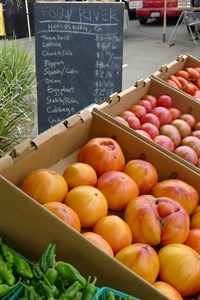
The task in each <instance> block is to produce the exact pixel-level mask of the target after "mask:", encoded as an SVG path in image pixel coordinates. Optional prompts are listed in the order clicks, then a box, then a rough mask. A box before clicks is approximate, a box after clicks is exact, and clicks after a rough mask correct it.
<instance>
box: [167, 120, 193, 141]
mask: <svg viewBox="0 0 200 300" xmlns="http://www.w3.org/2000/svg"><path fill="white" fill-rule="evenodd" d="M171 125H173V126H175V127H176V128H177V129H178V131H179V133H180V135H181V138H184V137H186V136H188V135H190V134H191V132H192V130H191V127H190V125H189V124H188V123H187V122H186V121H184V120H182V119H176V120H173V121H172V122H171Z"/></svg>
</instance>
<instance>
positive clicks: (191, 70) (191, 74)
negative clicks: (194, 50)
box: [185, 68, 200, 81]
mask: <svg viewBox="0 0 200 300" xmlns="http://www.w3.org/2000/svg"><path fill="white" fill-rule="evenodd" d="M185 70H186V72H188V74H189V78H190V80H192V81H195V80H197V79H198V78H199V76H200V74H199V72H198V71H197V70H196V69H195V68H186V69H185Z"/></svg>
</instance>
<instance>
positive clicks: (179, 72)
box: [174, 70, 190, 81]
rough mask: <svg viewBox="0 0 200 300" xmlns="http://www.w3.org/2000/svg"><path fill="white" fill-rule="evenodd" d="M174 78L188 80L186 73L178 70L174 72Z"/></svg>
mask: <svg viewBox="0 0 200 300" xmlns="http://www.w3.org/2000/svg"><path fill="white" fill-rule="evenodd" d="M174 75H175V76H176V77H177V76H178V77H182V78H185V79H186V80H187V81H188V80H189V77H190V76H189V73H188V72H186V71H185V70H178V71H176V73H175V74H174Z"/></svg>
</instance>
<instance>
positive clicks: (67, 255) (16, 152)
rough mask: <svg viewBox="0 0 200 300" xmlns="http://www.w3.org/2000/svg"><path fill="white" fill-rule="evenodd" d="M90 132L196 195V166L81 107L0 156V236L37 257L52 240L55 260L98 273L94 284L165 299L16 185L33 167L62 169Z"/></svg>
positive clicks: (146, 299)
mask: <svg viewBox="0 0 200 300" xmlns="http://www.w3.org/2000/svg"><path fill="white" fill-rule="evenodd" d="M94 137H112V138H114V139H115V140H116V141H117V142H118V143H119V145H120V146H121V148H122V151H123V153H124V156H125V159H126V161H128V160H130V159H134V158H141V159H145V160H147V161H149V162H151V163H152V164H153V165H154V166H155V168H156V169H157V172H158V177H159V180H164V179H167V178H175V177H176V178H177V179H182V180H184V181H186V182H188V183H189V184H191V185H192V186H194V187H195V188H196V189H197V191H198V192H199V194H200V185H199V174H197V173H196V172H194V170H192V169H191V168H187V167H186V166H185V165H183V164H181V163H180V162H179V161H177V160H175V159H173V158H171V157H169V156H167V155H165V154H164V153H163V152H161V151H159V150H158V149H156V148H155V147H152V146H151V145H149V143H147V142H145V141H142V140H141V139H140V138H138V137H136V136H133V135H132V134H130V133H129V132H127V131H126V130H124V129H123V128H121V127H120V126H116V125H115V124H114V123H113V122H110V121H109V120H108V119H107V118H103V117H102V116H100V115H99V114H97V113H96V112H95V111H93V112H92V113H90V112H89V111H84V112H83V113H81V114H76V115H74V116H72V117H70V118H69V119H67V120H65V121H64V122H62V123H60V124H57V125H56V126H54V127H52V128H50V129H49V130H47V131H45V132H43V133H41V134H40V135H38V136H37V137H35V138H34V139H32V140H26V141H25V142H24V143H22V144H20V145H18V146H17V147H15V148H14V149H13V151H12V153H11V154H7V155H6V156H4V157H3V158H2V159H0V174H1V176H0V207H1V210H0V236H2V239H3V240H4V241H5V242H6V243H7V244H9V245H11V246H12V247H13V248H14V249H17V251H19V252H20V253H22V254H23V255H24V256H26V257H28V258H29V259H30V260H31V261H37V260H38V259H39V257H40V255H41V252H42V251H43V250H44V249H45V247H46V245H47V244H48V243H50V242H55V243H57V245H58V251H57V255H56V256H57V259H58V260H63V261H68V262H69V263H71V264H72V265H74V266H75V267H76V268H77V269H78V270H79V271H80V273H81V274H83V276H86V277H87V276H89V275H90V276H96V277H97V283H96V284H97V286H99V287H102V286H109V287H111V288H113V289H117V290H120V291H121V292H123V293H126V294H130V295H134V296H135V297H138V298H139V299H143V300H164V299H166V300H167V299H168V298H167V297H166V296H165V295H163V294H162V293H161V292H160V291H158V289H156V288H155V287H153V286H152V284H149V283H148V282H147V281H145V280H144V279H142V278H141V277H140V276H138V275H137V274H135V273H134V272H133V271H131V270H130V269H128V268H127V267H125V266H124V265H123V264H122V263H120V262H119V261H117V260H116V259H115V258H113V257H111V256H109V255H108V254H106V253H105V252H104V251H102V250H100V249H99V248H97V247H96V246H95V245H93V244H92V243H91V242H89V241H87V239H86V238H85V237H84V236H82V235H81V234H80V233H79V232H77V231H76V230H74V229H73V228H71V227H69V226H68V225H67V224H66V223H64V222H63V221H62V220H60V219H58V218H57V217H56V216H55V215H53V214H52V213H51V212H49V211H47V209H45V208H44V207H42V206H41V205H40V204H39V203H38V202H36V201H34V200H33V199H32V198H30V197H29V196H28V195H26V194H25V193H23V192H22V191H21V189H20V186H21V183H22V181H23V179H24V178H25V176H26V175H28V174H29V173H30V172H31V171H33V170H35V169H37V168H50V169H52V170H55V171H58V172H59V173H61V174H63V171H64V169H65V168H66V166H67V165H68V164H69V163H70V162H74V161H76V157H77V153H78V151H79V150H80V148H81V147H82V146H83V145H84V144H85V143H86V142H87V141H88V140H89V139H91V138H94ZM122 278H123V280H122Z"/></svg>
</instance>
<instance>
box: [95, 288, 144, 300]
mask: <svg viewBox="0 0 200 300" xmlns="http://www.w3.org/2000/svg"><path fill="white" fill-rule="evenodd" d="M108 292H112V293H113V295H114V297H115V299H116V300H126V298H127V297H128V294H125V293H122V292H120V291H118V290H114V289H112V288H110V287H102V288H101V289H99V291H98V292H97V294H96V295H95V297H94V298H93V300H106V299H107V296H108ZM131 299H132V300H139V299H138V298H135V297H132V298H131Z"/></svg>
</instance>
